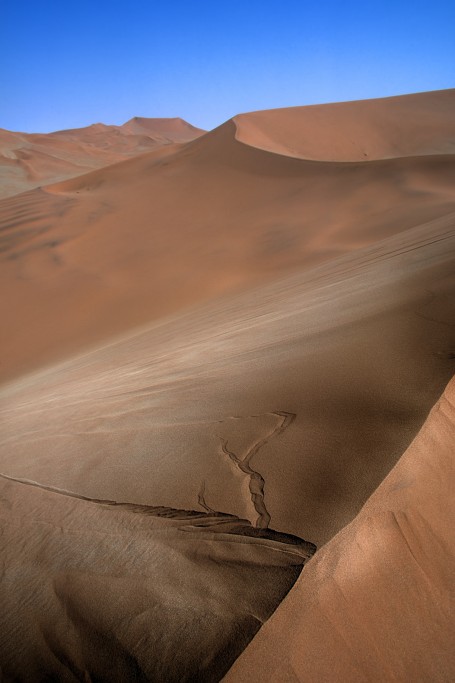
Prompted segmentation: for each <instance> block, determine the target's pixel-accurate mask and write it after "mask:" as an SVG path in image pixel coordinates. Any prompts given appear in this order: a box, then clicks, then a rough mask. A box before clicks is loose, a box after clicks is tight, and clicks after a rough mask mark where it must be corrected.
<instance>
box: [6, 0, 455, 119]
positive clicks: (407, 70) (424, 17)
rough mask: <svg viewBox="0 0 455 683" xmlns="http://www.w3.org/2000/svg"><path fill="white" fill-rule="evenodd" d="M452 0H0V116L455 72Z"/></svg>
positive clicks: (232, 100) (310, 93) (220, 107)
mask: <svg viewBox="0 0 455 683" xmlns="http://www.w3.org/2000/svg"><path fill="white" fill-rule="evenodd" d="M454 27H455V2H454V1H453V0H450V1H449V0H446V1H441V0H433V1H432V2H430V1H425V2H421V1H420V0H413V2H410V1H409V2H408V1H407V0H406V1H404V2H400V0H396V1H395V2H392V1H388V0H384V1H379V0H376V1H375V0H373V1H371V0H370V1H369V0H364V2H358V1H355V2H351V1H349V0H345V1H344V2H343V1H342V0H339V1H336V2H335V1H331V0H330V1H324V0H320V1H319V2H317V1H316V0H314V1H313V2H307V1H306V0H300V1H295V0H282V1H281V2H272V1H270V2H268V1H267V0H265V1H264V0H262V1H260V0H243V1H242V2H238V1H237V0H229V2H219V1H214V2H208V1H203V0H200V1H198V0H188V1H187V2H180V1H179V0H176V1H174V2H169V3H164V2H154V1H153V0H150V1H149V2H146V1H144V0H136V2H130V3H127V2H117V1H116V0H113V1H111V2H105V1H104V0H92V1H91V2H87V1H85V0H82V1H80V2H77V3H75V2H71V0H61V1H60V2H54V1H52V0H50V1H46V0H43V1H41V2H40V1H36V0H35V1H34V2H32V1H31V0H28V1H26V2H24V1H22V0H2V2H1V5H0V37H1V40H0V98H1V100H0V127H2V128H7V129H10V130H22V131H39V132H47V131H50V130H57V129H62V128H70V127H78V126H85V125H88V124H90V123H94V122H98V121H102V122H104V123H116V124H119V123H123V122H124V121H126V120H127V119H129V118H131V117H132V116H181V117H183V118H185V119H187V120H188V121H190V122H191V123H193V124H195V125H197V126H200V127H202V128H207V129H209V128H213V127H215V126H217V125H219V124H220V123H222V122H223V121H225V120H226V119H228V118H230V117H231V116H233V115H234V114H237V113H240V112H243V111H252V110H256V109H268V108H273V107H286V106H293V105H302V104H313V103H319V102H330V101H340V100H351V99H363V98H369V97H382V96H387V95H396V94H402V93H408V92H418V91H423V90H437V89H440V88H450V87H453V86H454V85H455V32H454Z"/></svg>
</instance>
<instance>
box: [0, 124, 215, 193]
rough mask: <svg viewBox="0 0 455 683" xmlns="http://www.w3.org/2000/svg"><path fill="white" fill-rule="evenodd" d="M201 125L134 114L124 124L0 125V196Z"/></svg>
mask: <svg viewBox="0 0 455 683" xmlns="http://www.w3.org/2000/svg"><path fill="white" fill-rule="evenodd" d="M203 132H204V131H201V130H200V129H198V128H195V127H194V126H192V125H191V124H189V123H187V122H186V121H183V120H182V119H147V118H140V117H135V118H133V119H131V120H130V121H127V122H126V123H124V124H123V126H106V125H104V124H102V123H96V124H93V125H92V126H87V127H86V128H75V129H71V130H61V131H57V132H55V133H47V134H39V133H13V132H11V131H7V130H3V129H0V198H1V197H7V196H8V195H15V194H18V193H20V192H24V191H26V190H30V189H32V188H34V187H38V186H40V185H46V184H48V183H52V182H57V181H59V180H63V179H65V178H72V177H74V176H77V175H81V174H83V173H86V172H87V171H90V170H92V169H94V168H100V167H102V166H107V165H109V164H113V163H115V162H117V161H121V160H122V159H125V158H128V157H131V156H136V155H138V154H142V153H144V152H148V151H150V150H152V149H156V148H157V147H160V146H161V145H168V144H172V143H176V142H188V140H193V139H194V138H196V137H198V136H199V135H201V134H202V133H203Z"/></svg>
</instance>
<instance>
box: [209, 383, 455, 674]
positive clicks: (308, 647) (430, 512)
mask: <svg viewBox="0 0 455 683" xmlns="http://www.w3.org/2000/svg"><path fill="white" fill-rule="evenodd" d="M454 453H455V379H454V380H452V381H451V382H450V384H449V386H448V387H447V389H446V390H445V392H444V394H443V396H442V397H441V399H440V400H439V401H438V402H437V403H436V405H435V407H434V408H433V410H432V411H431V413H430V415H429V417H428V419H427V420H426V422H425V424H424V426H423V427H422V429H421V430H420V432H419V434H418V436H417V437H416V439H415V440H414V441H413V443H412V444H411V446H410V447H409V448H408V450H407V451H406V453H405V454H404V455H403V456H402V457H401V458H400V460H399V461H398V463H397V465H396V466H395V467H394V469H393V470H392V472H391V473H390V474H389V475H388V477H387V478H386V479H385V481H384V482H383V483H382V484H381V486H380V487H379V488H378V489H377V491H375V493H374V494H373V496H371V498H370V499H369V500H368V502H367V504H366V505H365V506H364V508H363V509H362V511H361V512H360V514H359V515H358V516H357V517H356V518H355V520H354V521H353V522H352V524H350V525H349V526H348V527H346V528H345V529H343V531H341V532H340V533H339V534H338V535H337V536H335V538H334V539H332V540H331V541H330V542H329V543H328V544H327V545H326V546H325V547H324V548H323V549H322V550H321V551H320V552H319V553H318V554H317V555H316V556H315V558H314V559H313V560H312V561H311V562H310V563H309V565H308V567H307V568H306V569H305V572H304V574H303V575H302V577H301V578H300V579H299V581H298V582H297V584H296V586H295V587H294V588H293V589H292V591H291V592H290V594H289V595H288V597H287V598H286V599H285V601H284V602H283V603H282V605H280V607H279V609H278V610H277V611H276V613H275V614H274V615H273V617H272V618H271V619H270V621H269V622H268V623H267V624H266V625H265V626H264V627H263V628H262V629H261V631H260V633H259V634H258V636H257V637H256V638H255V639H254V641H253V643H252V644H251V645H250V646H249V647H248V648H247V650H246V651H245V653H244V654H243V655H242V656H241V657H240V659H239V660H238V661H237V662H236V664H235V665H234V667H233V668H232V670H231V671H230V673H229V674H228V675H227V676H226V677H225V678H224V679H223V680H224V681H226V683H237V682H239V683H240V682H243V681H245V682H246V681H258V682H259V681H261V682H262V681H270V682H272V681H308V682H310V681H311V682H312V681H321V683H325V682H327V683H328V682H329V681H330V682H332V681H353V682H357V681H359V683H360V682H362V683H363V681H400V682H401V681H403V683H404V682H405V681H421V682H422V683H423V682H424V681H451V680H453V675H454V671H455V648H454V629H453V623H454V622H453V617H454V611H455V582H454V561H455V542H454V533H453V529H454V521H455V506H454V497H453V489H454V487H453V485H454Z"/></svg>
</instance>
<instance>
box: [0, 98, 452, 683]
mask: <svg viewBox="0 0 455 683" xmlns="http://www.w3.org/2000/svg"><path fill="white" fill-rule="evenodd" d="M454 114H455V91H443V92H435V93H424V94H420V95H412V96H403V97H400V98H389V99H386V100H375V101H369V102H359V103H346V104H340V105H324V106H320V107H305V108H294V109H291V110H289V109H288V110H286V109H284V110H276V111H270V112H260V113H253V114H243V115H241V116H238V117H235V118H234V119H233V120H231V121H228V122H227V123H225V124H223V125H222V126H220V127H219V128H217V129H215V130H214V131H211V132H210V133H207V134H205V135H202V136H201V137H198V138H197V139H195V140H192V141H190V142H181V141H178V142H175V143H173V144H169V145H166V146H162V147H160V148H159V149H156V150H154V151H151V152H148V153H146V154H141V155H140V156H138V157H136V158H132V159H129V160H126V161H122V162H120V163H116V164H114V165H111V166H108V167H106V168H101V169H98V170H95V171H92V172H90V173H88V174H85V175H81V176H79V177H77V178H73V179H71V180H66V181H64V182H61V183H58V184H53V185H51V186H47V187H46V188H44V189H35V190H31V191H29V192H26V193H23V194H21V195H17V196H12V197H8V198H5V199H3V200H2V201H1V202H0V221H1V227H2V233H1V234H2V236H4V242H3V252H2V254H1V256H2V264H1V271H0V284H1V287H2V291H3V292H5V293H7V295H5V296H3V297H2V302H1V310H0V315H1V319H2V321H4V326H3V329H2V335H3V337H2V340H1V351H2V353H1V358H0V361H1V366H0V367H1V371H2V377H3V379H4V384H3V385H2V387H1V389H0V398H1V406H0V420H1V422H2V428H1V441H0V474H1V475H2V476H1V477H0V487H1V488H2V516H1V520H2V521H1V523H2V525H3V527H2V528H3V536H2V537H3V538H4V539H5V540H6V546H5V547H6V552H5V555H4V557H5V572H6V573H4V580H3V581H2V582H1V584H0V588H1V590H2V591H3V592H4V596H5V598H4V603H3V604H5V605H6V607H5V609H4V610H3V612H2V614H1V619H2V624H3V625H2V628H1V629H0V631H1V632H2V633H3V636H0V666H1V667H2V672H3V673H4V675H5V676H6V679H7V680H8V676H9V677H10V679H11V680H15V679H16V680H17V679H19V680H21V681H22V680H30V681H32V680H45V678H40V676H45V675H47V676H54V677H57V678H58V680H65V681H66V680H68V681H73V680H89V679H87V675H90V676H92V678H96V679H99V680H106V681H108V680H109V681H113V680H114V681H115V680H128V677H130V678H129V679H134V680H152V681H161V680H166V681H170V682H172V681H180V680H188V681H191V680H201V681H208V682H209V681H217V680H220V678H222V676H223V675H225V674H227V672H228V669H229V668H230V667H231V666H232V665H233V664H234V661H235V660H236V659H237V657H238V656H239V655H240V653H241V651H242V650H243V649H244V648H245V647H246V646H247V644H248V642H249V641H250V640H251V639H252V638H253V636H254V635H255V633H256V632H257V631H258V629H259V628H260V626H261V625H262V624H263V623H264V622H265V621H267V620H268V619H269V617H270V620H269V621H267V623H266V624H265V626H263V627H262V629H261V630H260V632H259V634H258V635H257V636H256V637H255V638H254V639H253V641H252V643H251V645H250V646H248V648H247V649H246V651H245V652H244V654H243V655H241V656H240V659H238V661H237V662H236V663H235V664H234V667H233V668H232V669H231V671H230V672H229V673H228V674H227V680H229V681H247V680H250V679H251V680H266V681H267V680H270V681H281V680H283V681H284V680H292V681H294V680H297V681H315V680H318V681H319V680H320V681H331V680H333V678H331V676H333V675H336V677H337V680H353V681H357V680H358V681H364V680H384V681H386V680H395V681H403V682H404V681H408V680H415V681H419V680H421V681H427V680H432V681H437V682H439V681H441V682H442V681H447V680H451V678H453V676H454V675H455V663H454V661H453V655H452V651H453V648H451V634H450V621H449V620H450V610H451V603H450V600H451V598H450V589H451V587H450V576H451V572H453V567H454V551H455V549H454V542H453V534H452V535H450V533H449V529H450V518H451V516H452V517H453V510H452V509H451V507H450V505H451V501H450V495H449V493H450V490H451V488H452V489H453V483H454V482H453V468H452V467H451V465H450V457H451V453H452V451H453V443H452V442H453V415H452V412H453V411H452V407H453V406H452V403H453V396H452V394H453V390H452V389H453V381H452V383H451V384H449V386H448V388H447V390H446V393H445V394H444V397H443V398H442V399H441V400H440V401H439V402H438V403H437V405H436V407H435V408H434V409H433V411H432V412H431V414H430V416H429V417H428V420H427V422H425V420H426V418H427V416H428V413H429V411H430V409H431V408H432V406H433V405H434V404H435V403H436V402H437V401H438V399H439V398H440V396H441V394H442V393H443V391H444V388H445V386H446V385H447V383H448V382H449V381H450V379H451V377H452V375H453V372H454V362H455V361H454V359H455V334H454V329H455V183H454V180H455V164H454V156H453V154H452V152H453V144H454V140H455V117H454ZM318 150H319V152H318ZM318 154H319V156H318ZM363 158H364V159H365V160H362V159H363ZM424 422H425V424H424V426H423V427H422V425H423V423H424ZM419 430H421V431H420V433H419V436H417V438H416V440H415V441H414V442H413V444H412V445H411V446H409V444H410V443H411V441H412V440H413V439H414V437H416V434H417V433H418V432H419ZM408 446H409V450H407V451H406V449H407V448H408ZM405 451H406V453H405V455H402V454H403V453H404V452H405ZM378 487H379V488H378ZM375 489H377V490H376V491H375ZM304 539H305V540H304ZM312 544H315V545H316V546H317V548H318V551H317V552H316V554H315V556H314V557H313V558H312V559H309V558H310V557H311V555H312V553H313V551H314V546H313V545H312ZM306 562H308V563H307V565H306V566H305V569H304V570H303V572H302V574H301V575H300V576H299V574H300V571H301V569H302V567H303V565H304V564H305V563H306ZM24 567H26V571H25V570H23V569H21V568H24ZM296 579H297V582H296V584H295V585H294V587H292V586H293V584H294V582H295V581H296ZM30 586H32V587H33V590H32V591H30ZM288 591H290V592H289V595H288V596H287V598H285V600H284V602H282V604H281V605H280V607H279V608H278V610H277V611H276V613H275V614H274V615H273V616H271V615H272V612H273V611H274V610H275V609H276V607H277V606H278V604H279V603H280V602H281V601H282V600H283V598H284V596H285V595H286V593H288ZM422 596H423V597H422ZM47 614H48V615H49V616H46V615H47ZM36 615H39V618H38V617H37V616H36ZM187 633H190V634H191V637H190V638H189V639H188V640H185V638H186V637H187V636H186V634H187ZM184 634H185V635H184ZM400 653H401V655H402V656H401V658H400ZM43 672H44V674H43ZM27 676H28V678H27ZM84 676H85V679H84Z"/></svg>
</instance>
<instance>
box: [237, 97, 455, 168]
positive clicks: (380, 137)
mask: <svg viewBox="0 0 455 683" xmlns="http://www.w3.org/2000/svg"><path fill="white" fill-rule="evenodd" d="M454 120H455V89H454V90H440V91H434V92H428V93H417V94H415V95H403V96H400V97H387V98H384V99H375V100H361V101H357V102H339V103H335V104H321V105H313V106H309V107H290V108H288V109H275V110H269V111H258V112H252V113H249V114H241V115H239V116H236V117H235V118H234V121H235V123H236V126H237V133H236V137H237V139H238V140H240V141H242V142H246V143H247V144H250V145H254V146H256V147H260V148H261V149H265V150H269V151H271V152H276V153H279V154H285V155H288V156H292V157H300V158H303V159H314V160H318V161H367V160H374V159H388V158H395V157H403V156H422V155H433V154H454V153H455V131H454Z"/></svg>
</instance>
